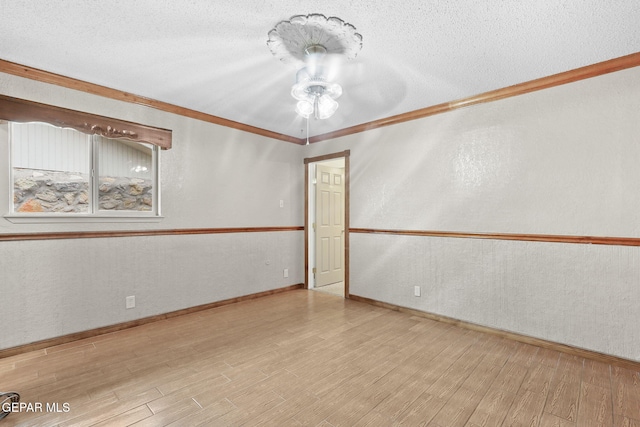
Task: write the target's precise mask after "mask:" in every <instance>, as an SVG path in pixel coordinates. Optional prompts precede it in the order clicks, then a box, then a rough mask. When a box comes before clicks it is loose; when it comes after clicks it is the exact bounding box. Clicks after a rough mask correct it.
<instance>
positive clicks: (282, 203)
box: [280, 200, 284, 208]
mask: <svg viewBox="0 0 640 427" xmlns="http://www.w3.org/2000/svg"><path fill="white" fill-rule="evenodd" d="M280 207H281V208H284V200H280Z"/></svg>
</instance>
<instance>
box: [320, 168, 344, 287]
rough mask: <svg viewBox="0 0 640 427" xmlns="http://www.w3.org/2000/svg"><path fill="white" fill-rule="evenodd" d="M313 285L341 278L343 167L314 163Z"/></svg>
mask: <svg viewBox="0 0 640 427" xmlns="http://www.w3.org/2000/svg"><path fill="white" fill-rule="evenodd" d="M315 224H316V228H315V229H316V276H315V286H316V287H318V286H326V285H330V284H332V283H336V282H341V281H343V280H344V259H343V255H344V169H343V168H335V167H330V166H323V165H322V164H317V165H316V223H315Z"/></svg>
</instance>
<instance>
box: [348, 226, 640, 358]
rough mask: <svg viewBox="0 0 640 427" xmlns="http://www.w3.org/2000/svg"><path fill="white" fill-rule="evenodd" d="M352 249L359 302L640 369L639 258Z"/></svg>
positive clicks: (515, 249)
mask: <svg viewBox="0 0 640 427" xmlns="http://www.w3.org/2000/svg"><path fill="white" fill-rule="evenodd" d="M351 246H352V248H353V250H352V252H351V281H350V292H351V293H352V294H354V295H359V296H363V297H367V298H371V299H375V300H378V301H384V302H388V303H392V304H396V305H399V306H402V307H409V308H415V309H418V310H422V311H426V312H429V313H436V314H440V315H444V316H448V317H452V318H455V319H460V320H465V321H468V322H472V323H476V324H480V325H484V326H489V327H492V328H497V329H502V330H508V331H513V332H518V333H520V334H524V335H528V336H533V337H538V338H544V339H547V340H550V341H554V342H560V343H564V344H569V345H573V346H577V347H581V348H587V349H590V350H595V351H599V352H602V353H608V354H614V355H617V356H620V357H625V358H628V359H634V360H638V361H640V336H639V332H638V327H637V325H638V305H639V304H640V286H638V284H639V283H640V248H637V247H626V246H602V245H579V244H562V243H541V242H514V241H498V240H482V239H455V238H435V237H420V236H390V235H371V234H357V233H354V234H352V235H351ZM414 286H420V288H421V296H420V297H415V296H413V290H414Z"/></svg>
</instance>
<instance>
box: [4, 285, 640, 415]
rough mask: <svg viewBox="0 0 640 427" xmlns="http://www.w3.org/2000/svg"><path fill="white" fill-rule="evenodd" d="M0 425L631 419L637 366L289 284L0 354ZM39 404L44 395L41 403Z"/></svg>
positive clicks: (637, 406) (638, 402)
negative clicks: (2, 394)
mask: <svg viewBox="0 0 640 427" xmlns="http://www.w3.org/2000/svg"><path fill="white" fill-rule="evenodd" d="M0 390H2V391H9V390H12V391H17V392H19V393H20V394H21V396H22V401H23V402H30V403H36V402H41V403H43V405H45V404H46V403H59V404H60V407H61V409H63V408H62V404H63V403H68V405H69V409H70V410H69V412H66V413H65V412H57V413H46V412H43V413H13V414H11V415H9V416H8V417H7V418H6V419H5V420H3V421H0V427H9V426H15V425H20V426H30V427H31V426H128V425H134V426H154V427H155V426H164V425H171V426H196V425H204V426H236V425H238V426H239V425H247V426H256V425H272V426H299V425H310V426H325V427H329V426H393V425H409V426H418V425H427V426H440V427H454V426H468V427H472V426H474V427H475V426H540V427H547V426H558V427H564V426H578V427H588V426H630V427H631V426H635V427H639V426H640V373H639V372H636V371H632V370H629V369H625V368H620V367H615V366H610V365H606V364H603V363H599V362H594V361H590V360H585V359H582V358H578V357H574V356H568V355H566V354H562V353H558V352H554V351H551V350H545V349H542V348H538V347H534V346H531V345H527V344H522V343H518V342H515V341H510V340H507V339H504V338H498V337H496V336H492V335H487V334H483V333H480V332H473V331H469V330H465V329H460V328H457V327H455V326H452V325H447V324H444V323H438V322H435V321H432V320H428V319H424V318H419V317H414V316H411V315H409V314H405V313H399V312H395V311H391V310H387V309H384V308H379V307H374V306H371V305H368V304H364V303H359V302H354V301H349V300H344V299H341V298H337V297H335V296H333V295H329V294H324V293H321V292H311V291H305V290H296V291H291V292H286V293H282V294H277V295H271V296H268V297H264V298H259V299H255V300H252V301H246V302H241V303H238V304H233V305H228V306H224V307H219V308H215V309H211V310H207V311H202V312H197V313H192V314H189V315H185V316H181V317H176V318H171V319H167V320H163V321H159V322H156V323H152V324H147V325H144V326H140V327H137V328H132V329H127V330H123V331H120V332H115V333H112V334H107V335H102V336H99V337H95V338H91V339H86V340H83V341H78V342H74V343H70V344H65V345H61V346H57V347H51V348H48V349H46V350H39V351H34V352H31V353H26V354H22V355H18V356H13V357H9V358H4V359H0ZM45 409H46V407H45Z"/></svg>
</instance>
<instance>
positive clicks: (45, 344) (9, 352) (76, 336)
mask: <svg viewBox="0 0 640 427" xmlns="http://www.w3.org/2000/svg"><path fill="white" fill-rule="evenodd" d="M303 287H304V284H303V283H298V284H296V285H291V286H285V287H284V288H278V289H271V290H269V291H263V292H258V293H255V294H249V295H243V296H241V297H236V298H229V299H226V300H222V301H215V302H211V303H208V304H202V305H197V306H194V307H189V308H184V309H181V310H176V311H171V312H169V313H163V314H157V315H155V316H149V317H144V318H142V319H136V320H131V321H129V322H123V323H117V324H115V325H109V326H103V327H101V328H95V329H90V330H88V331H81V332H76V333H73V334H69V335H63V336H60V337H55V338H49V339H46V340H42V341H36V342H33V343H29V344H24V345H20V346H17V347H11V348H7V349H4V350H0V359H2V358H5V357H10V356H15V355H18V354H23V353H28V352H30V351H35V350H42V349H45V348H49V347H53V346H56V345H60V344H66V343H69V342H72V341H79V340H82V339H86V338H92V337H95V336H98V335H104V334H108V333H111V332H117V331H121V330H123V329H129V328H135V327H136V326H141V325H145V324H147V323H153V322H157V321H159V320H164V319H169V318H172V317H178V316H183V315H185V314H191V313H195V312H198V311H203V310H209V309H212V308H216V307H221V306H224V305H229V304H235V303H238V302H242V301H249V300H252V299H256V298H262V297H266V296H269V295H274V294H279V293H282V292H288V291H293V290H296V289H302V288H303Z"/></svg>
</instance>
